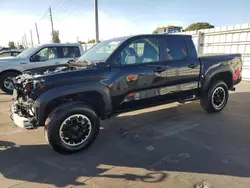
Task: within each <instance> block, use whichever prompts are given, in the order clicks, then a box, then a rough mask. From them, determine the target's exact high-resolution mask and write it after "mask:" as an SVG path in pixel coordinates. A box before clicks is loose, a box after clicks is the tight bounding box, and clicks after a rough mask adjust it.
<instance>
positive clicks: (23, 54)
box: [16, 47, 36, 58]
mask: <svg viewBox="0 0 250 188" xmlns="http://www.w3.org/2000/svg"><path fill="white" fill-rule="evenodd" d="M35 49H36V48H33V47H32V48H28V49H26V50H24V51H23V52H22V53H20V54H19V55H18V56H16V57H18V58H25V57H27V56H28V55H30V54H31V53H32V52H33V51H34V50H35Z"/></svg>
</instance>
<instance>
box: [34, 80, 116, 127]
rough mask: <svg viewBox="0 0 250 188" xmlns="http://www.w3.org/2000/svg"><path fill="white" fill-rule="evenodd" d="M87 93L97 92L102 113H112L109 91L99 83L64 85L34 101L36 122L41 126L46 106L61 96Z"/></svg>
mask: <svg viewBox="0 0 250 188" xmlns="http://www.w3.org/2000/svg"><path fill="white" fill-rule="evenodd" d="M89 91H95V92H98V93H99V94H100V95H101V96H102V99H103V101H104V104H105V106H104V113H105V114H110V113H111V112H112V101H111V95H110V90H109V88H108V87H107V86H105V85H103V84H101V83H94V82H89V83H77V84H71V85H64V86H60V87H56V88H53V89H50V90H48V91H46V92H45V93H43V94H41V95H40V96H39V97H38V98H37V99H36V100H35V108H36V115H37V122H38V125H43V124H44V121H45V118H46V117H45V110H46V107H47V105H48V104H49V103H50V102H51V101H53V100H55V99H57V98H59V97H63V96H67V95H72V94H77V93H84V92H89Z"/></svg>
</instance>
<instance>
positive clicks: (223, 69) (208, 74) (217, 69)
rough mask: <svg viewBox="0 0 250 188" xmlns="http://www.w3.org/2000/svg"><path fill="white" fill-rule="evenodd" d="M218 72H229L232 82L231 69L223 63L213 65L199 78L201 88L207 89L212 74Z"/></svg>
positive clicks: (214, 74)
mask: <svg viewBox="0 0 250 188" xmlns="http://www.w3.org/2000/svg"><path fill="white" fill-rule="evenodd" d="M220 73H230V74H231V79H232V83H233V69H232V68H231V67H230V66H229V65H223V66H219V67H214V68H212V69H209V70H208V71H207V72H206V73H205V74H204V76H203V79H202V80H201V85H202V87H201V89H202V91H203V92H204V91H207V89H208V87H209V84H210V81H211V80H212V78H213V77H214V76H216V75H217V74H220Z"/></svg>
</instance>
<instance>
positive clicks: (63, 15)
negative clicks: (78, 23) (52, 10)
mask: <svg viewBox="0 0 250 188" xmlns="http://www.w3.org/2000/svg"><path fill="white" fill-rule="evenodd" d="M78 1H79V0H73V1H71V5H70V3H68V4H66V5H65V6H64V8H63V9H62V10H61V11H60V13H58V15H59V17H58V18H57V20H58V21H61V20H62V19H63V18H64V17H66V16H67V15H69V14H72V13H73V12H75V11H76V9H77V8H78V7H76V8H75V9H73V10H72V11H71V12H70V13H68V14H67V11H68V10H70V9H71V8H73V7H74V6H75V5H76V3H77V2H78Z"/></svg>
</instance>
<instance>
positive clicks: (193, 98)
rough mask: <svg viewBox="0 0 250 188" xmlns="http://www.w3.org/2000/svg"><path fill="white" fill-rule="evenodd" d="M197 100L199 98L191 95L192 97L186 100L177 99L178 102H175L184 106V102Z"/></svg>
mask: <svg viewBox="0 0 250 188" xmlns="http://www.w3.org/2000/svg"><path fill="white" fill-rule="evenodd" d="M197 99H199V98H198V97H197V96H196V95H192V96H189V97H187V98H182V99H179V100H177V102H179V103H181V104H184V103H185V102H189V101H194V100H197Z"/></svg>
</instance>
